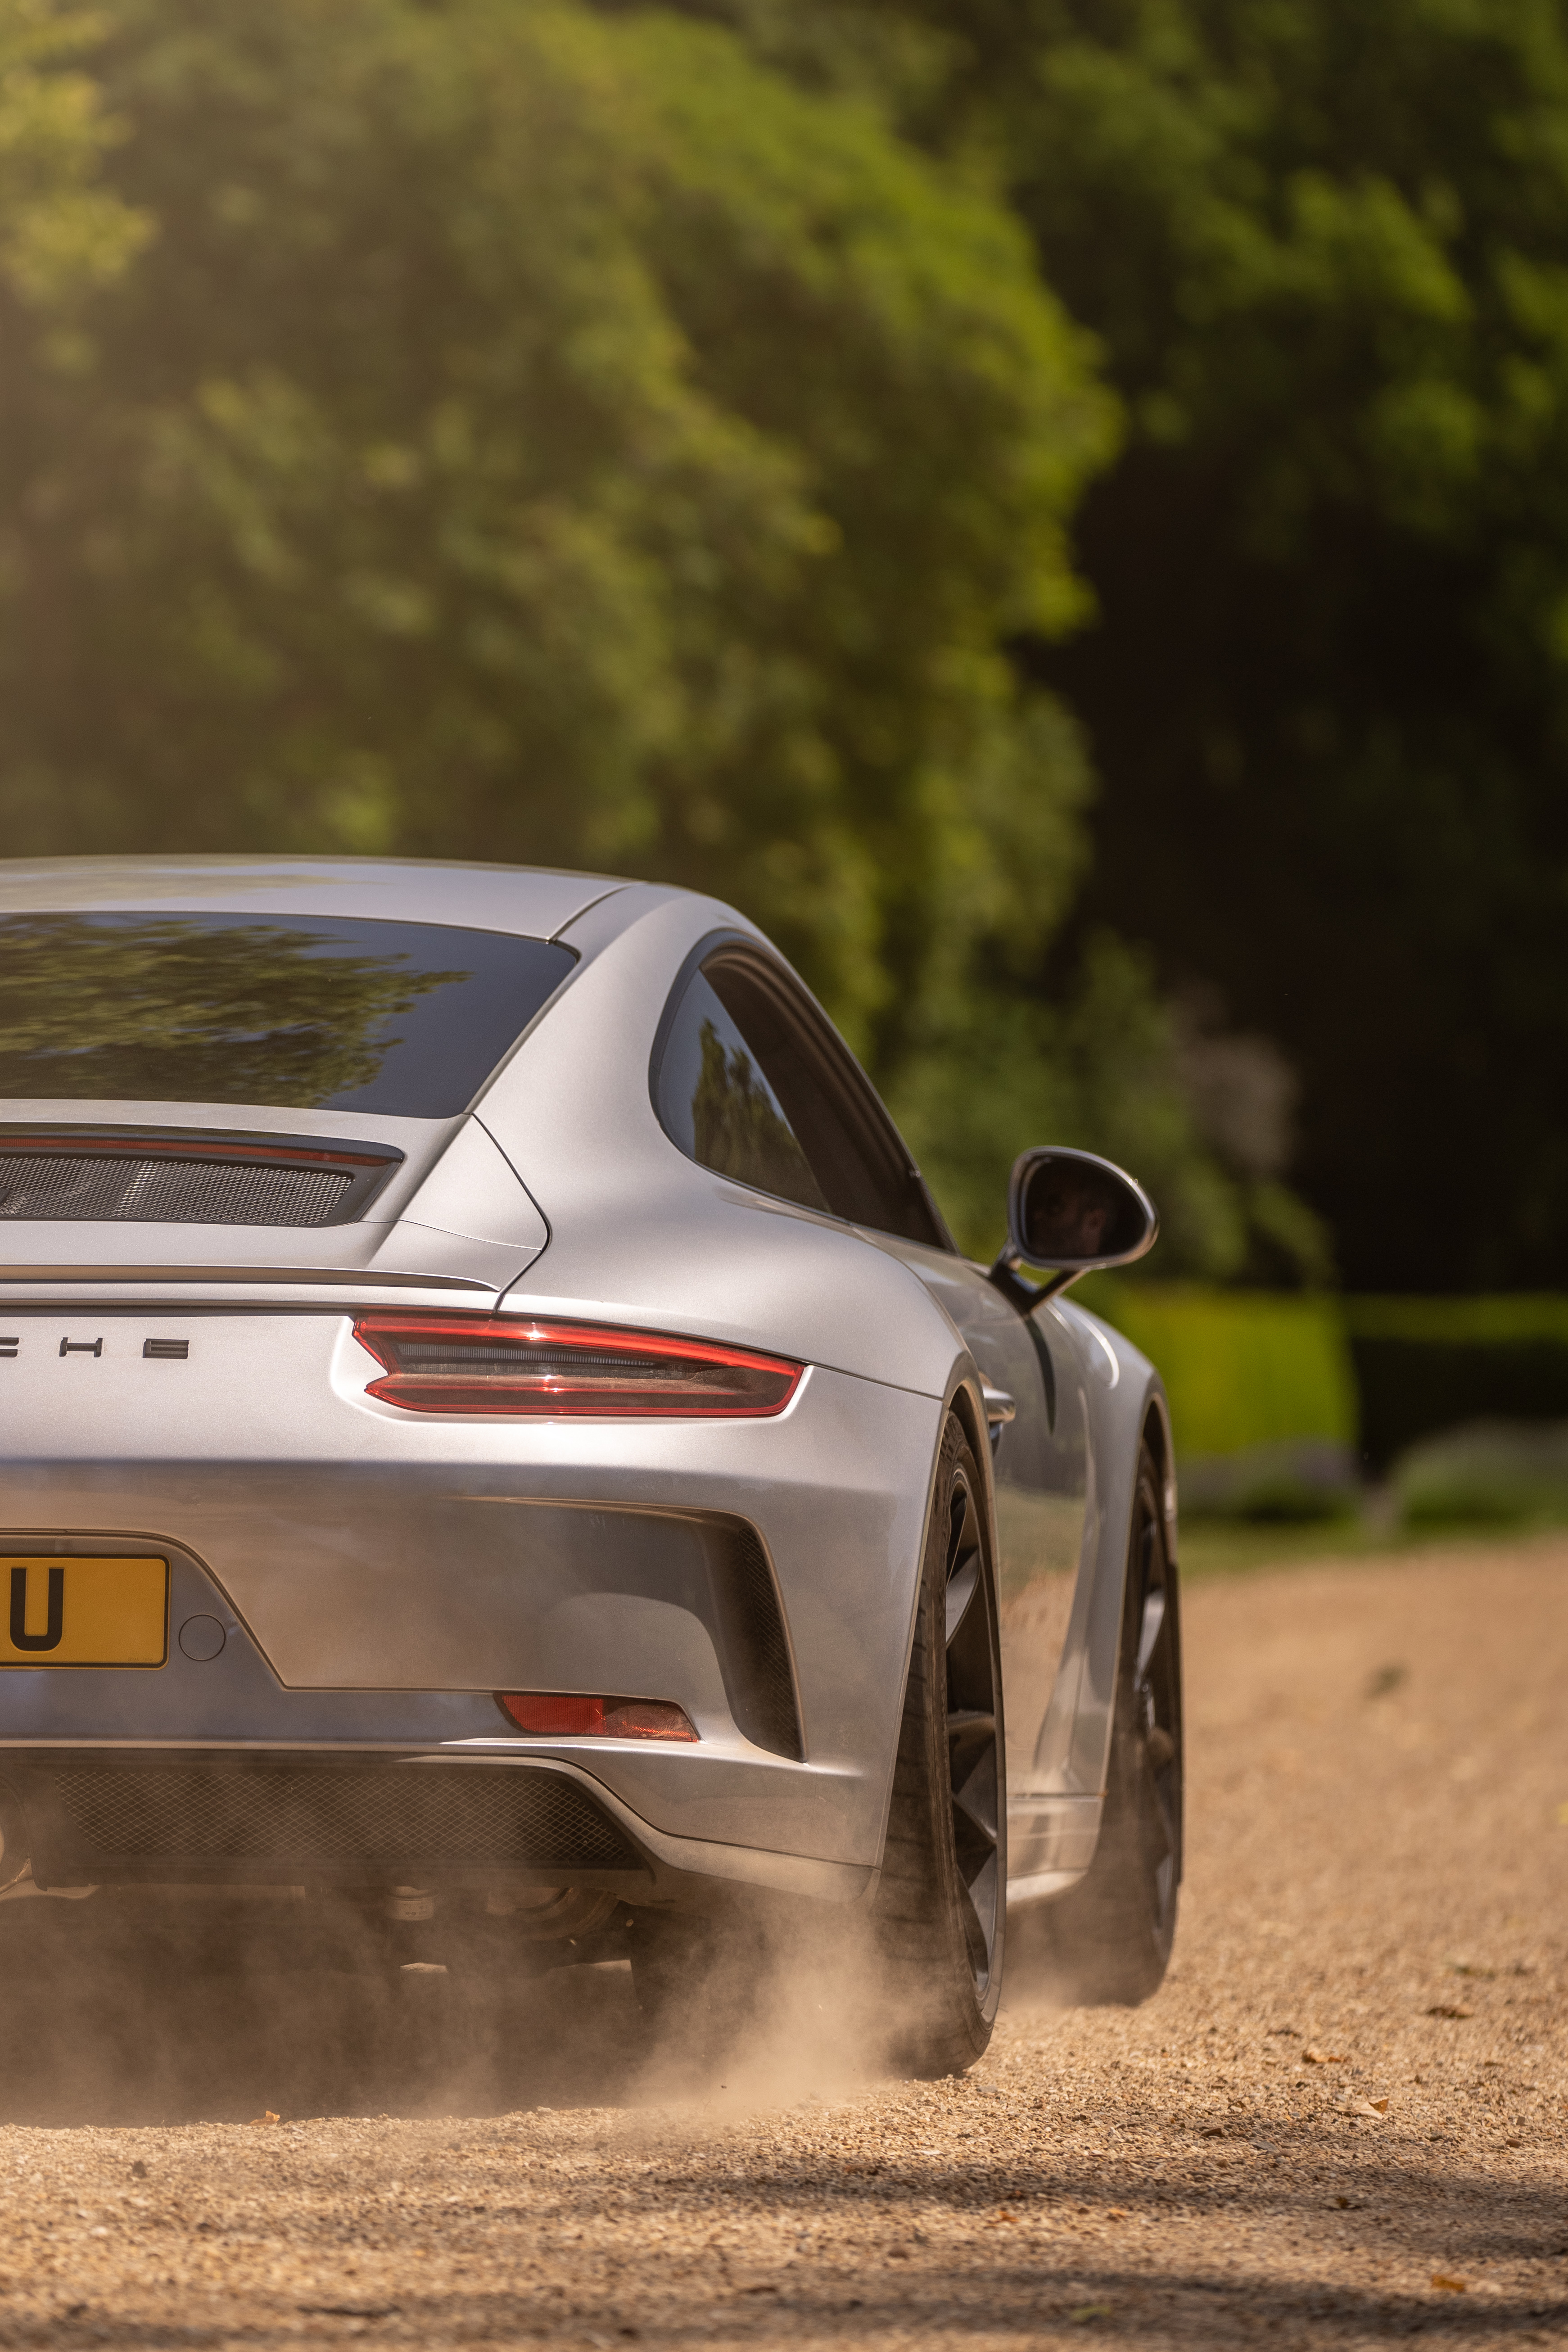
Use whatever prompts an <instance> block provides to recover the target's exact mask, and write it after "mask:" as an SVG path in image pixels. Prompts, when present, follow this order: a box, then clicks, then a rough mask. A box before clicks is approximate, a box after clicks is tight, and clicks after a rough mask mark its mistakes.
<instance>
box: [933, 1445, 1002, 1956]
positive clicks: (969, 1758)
mask: <svg viewBox="0 0 1568 2352" xmlns="http://www.w3.org/2000/svg"><path fill="white" fill-rule="evenodd" d="M983 1546H984V1531H983V1528H982V1523H981V1518H980V1513H979V1509H978V1507H977V1506H976V1503H975V1499H974V1495H973V1490H972V1488H971V1486H970V1485H969V1482H968V1480H967V1479H966V1478H962V1477H961V1478H959V1479H957V1480H955V1482H954V1484H953V1487H952V1496H951V1497H950V1501H949V1508H948V1522H947V1546H946V1562H945V1566H946V1570H947V1583H946V1594H945V1603H946V1605H945V1609H944V1612H943V1614H944V1631H945V1641H946V1653H947V1727H946V1728H947V1753H948V1787H949V1792H950V1797H951V1802H952V1815H951V1818H952V1844H953V1858H954V1860H955V1861H956V1863H957V1864H958V1874H959V1878H960V1880H961V1882H962V1885H963V1932H964V1938H965V1942H966V1944H967V1946H968V1950H969V1963H970V1968H971V1969H972V1971H973V1977H974V1980H975V1983H976V1985H977V1986H980V1987H982V1988H984V1986H985V1985H986V1984H987V1983H988V1982H989V1980H990V1975H991V1968H992V1961H993V1956H994V1950H995V1944H996V1930H997V1925H998V1919H999V1907H998V1906H999V1901H1000V1895H999V1888H1000V1864H999V1855H998V1839H999V1834H1000V1825H999V1821H998V1811H999V1797H1000V1790H1001V1771H1000V1751H999V1746H998V1730H999V1726H998V1720H997V1701H998V1697H999V1693H998V1691H997V1688H996V1678H995V1654H994V1638H993V1628H992V1624H991V1619H990V1609H989V1605H988V1599H987V1587H986V1582H985V1576H984V1549H983Z"/></svg>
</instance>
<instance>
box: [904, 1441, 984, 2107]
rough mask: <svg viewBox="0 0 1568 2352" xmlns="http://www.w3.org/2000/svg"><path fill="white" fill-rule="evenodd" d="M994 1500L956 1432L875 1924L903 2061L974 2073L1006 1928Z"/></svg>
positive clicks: (927, 2069)
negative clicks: (988, 1507) (989, 1510)
mask: <svg viewBox="0 0 1568 2352" xmlns="http://www.w3.org/2000/svg"><path fill="white" fill-rule="evenodd" d="M1004 1758H1005V1750H1004V1747H1003V1726H1002V1675H1001V1659H1000V1654H999V1651H998V1647H997V1618H996V1596H995V1583H994V1573H993V1570H992V1563H991V1544H990V1537H989V1530H988V1528H987V1523H986V1518H985V1490H984V1485H983V1483H982V1479H981V1475H980V1470H979V1466H978V1465H977V1463H976V1460H975V1456H974V1454H973V1449H972V1448H971V1446H970V1444H969V1441H968V1439H967V1438H966V1437H965V1435H964V1433H963V1427H962V1425H961V1424H960V1423H959V1422H958V1421H957V1419H956V1418H951V1419H950V1420H949V1423H948V1425H947V1429H946V1431H945V1432H944V1433H943V1437H942V1452H941V1454H940V1457H939V1459H938V1463H937V1475H936V1482H935V1488H934V1491H933V1495H932V1498H931V1521H930V1527H929V1530H928V1534H927V1539H926V1549H925V1557H924V1559H923V1562H922V1564H921V1590H920V1596H919V1601H918V1605H917V1610H916V1621H915V1635H914V1643H913V1647H912V1651H911V1654H910V1673H909V1681H908V1684H907V1685H906V1688H905V1696H904V1712H903V1721H902V1724H901V1726H900V1738H899V1753H898V1760H897V1765H896V1768H895V1771H894V1780H893V1798H892V1805H891V1808H890V1811H889V1821H888V1837H887V1845H886V1848H885V1851H884V1854H883V1862H882V1880H881V1886H880V1890H879V1899H878V1909H877V1925H878V1929H879V1942H880V1947H881V1956H882V1961H883V1966H884V1969H885V1971H886V1975H887V1979H888V1991H889V2009H890V2012H891V2015H892V2018H893V2045H894V2046H893V2053H892V2054H893V2056H894V2058H895V2059H896V2060H897V2061H900V2062H901V2063H903V2064H904V2065H906V2066H907V2067H908V2069H909V2071H910V2073H912V2074H925V2075H934V2074H958V2073H962V2072H963V2069H964V2068H965V2067H966V2066H970V2065H973V2063H974V2061H975V2059H976V2058H978V2057H979V2056H980V2055H981V2053H982V2052H983V2051H984V2048H985V2045H986V2043H987V2042H989V2041H990V2039H991V2029H992V2026H993V2025H994V2022H995V2017H996V2008H997V2003H998V2000H999V1999H1000V1996H1001V1989H1002V1959H1003V1944H1004V1938H1005V1922H1006V1884H1007V1880H1006V1870H1007V1860H1006V1776H1005V1761H1004Z"/></svg>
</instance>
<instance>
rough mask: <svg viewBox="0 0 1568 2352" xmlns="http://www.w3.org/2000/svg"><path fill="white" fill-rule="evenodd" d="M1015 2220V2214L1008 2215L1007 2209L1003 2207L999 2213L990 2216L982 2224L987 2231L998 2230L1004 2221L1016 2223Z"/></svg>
mask: <svg viewBox="0 0 1568 2352" xmlns="http://www.w3.org/2000/svg"><path fill="white" fill-rule="evenodd" d="M1017 2218H1018V2216H1017V2215H1016V2213H1009V2212H1008V2210H1007V2208H1006V2207H1005V2205H1004V2206H1003V2207H1002V2209H1001V2210H1000V2211H999V2212H995V2213H993V2214H992V2216H991V2219H990V2220H989V2221H987V2222H986V2223H985V2224H984V2227H985V2228H986V2229H987V2230H999V2229H1000V2228H1001V2227H1002V2224H1003V2222H1004V2221H1016V2220H1017Z"/></svg>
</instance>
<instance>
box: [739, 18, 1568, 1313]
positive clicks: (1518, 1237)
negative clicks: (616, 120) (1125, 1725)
mask: <svg viewBox="0 0 1568 2352" xmlns="http://www.w3.org/2000/svg"><path fill="white" fill-rule="evenodd" d="M733 13H734V15H735V16H736V18H737V20H738V21H740V22H742V24H744V25H745V26H747V27H748V33H749V37H751V38H752V39H753V40H754V41H755V42H756V43H757V44H758V46H759V47H760V48H762V49H763V50H764V51H765V53H767V54H769V55H772V56H776V57H778V58H780V59H781V60H784V62H785V63H786V65H787V68H788V69H789V70H791V71H793V72H795V73H796V74H798V75H799V76H800V77H801V78H802V79H803V80H805V81H808V82H810V81H814V80H815V81H821V80H823V79H827V80H829V81H831V80H832V79H834V78H835V77H836V76H837V77H838V78H840V79H842V80H843V81H844V82H845V83H846V84H852V83H854V82H855V81H856V79H858V78H860V79H863V78H864V77H865V75H866V74H867V73H868V71H873V70H877V69H878V68H877V67H876V65H875V64H874V63H873V62H872V61H874V60H877V59H880V68H879V69H880V70H881V72H882V74H883V76H884V86H885V87H886V89H888V91H889V102H890V103H892V104H893V105H895V106H896V107H897V108H898V110H899V111H900V120H901V121H902V122H903V124H904V126H905V128H906V130H907V131H909V132H910V135H912V136H915V137H917V138H919V139H921V140H922V141H924V142H926V143H927V144H928V145H929V146H930V148H931V151H932V152H937V153H940V154H942V155H943V156H945V157H947V158H949V159H951V160H952V162H953V163H954V165H955V167H956V166H957V165H959V164H963V165H965V166H967V167H968V168H971V169H973V170H974V171H975V172H977V173H990V174H992V175H993V176H995V177H999V178H1000V179H1001V180H1002V182H1003V183H1004V184H1005V186H1006V188H1007V190H1008V192H1009V194H1010V196H1011V198H1012V201H1013V203H1014V205H1015V206H1016V210H1017V212H1018V214H1019V215H1020V217H1021V218H1023V219H1024V220H1026V222H1027V223H1028V225H1029V227H1030V230H1031V233H1032V235H1033V236H1034V239H1035V243H1036V250H1037V255H1038V257H1039V263H1040V267H1041V269H1042V272H1043V275H1044V276H1045V278H1046V279H1047V282H1048V283H1049V284H1050V285H1051V286H1052V287H1053V288H1054V289H1055V290H1056V291H1057V292H1058V294H1059V295H1060V296H1061V297H1062V299H1064V301H1065V302H1066V304H1067V306H1068V310H1070V311H1071V313H1072V314H1073V316H1074V317H1075V318H1077V319H1079V320H1081V321H1082V322H1083V323H1084V324H1085V325H1086V326H1088V327H1089V328H1090V329H1092V330H1093V331H1094V332H1095V333H1096V335H1097V336H1098V337H1099V338H1100V345H1101V348H1102V350H1103V352H1104V353H1105V357H1106V363H1107V366H1108V369H1109V372H1110V376H1111V379H1112V381H1113V382H1114V383H1115V384H1116V386H1117V388H1118V390H1119V392H1120V393H1121V397H1122V399H1123V402H1124V405H1125V415H1126V418H1127V432H1126V436H1125V440H1124V443H1123V446H1122V451H1121V457H1120V459H1119V462H1118V464H1117V466H1116V467H1115V468H1114V470H1113V471H1111V472H1110V474H1108V475H1107V476H1106V477H1104V478H1102V480H1101V481H1100V484H1099V486H1098V487H1097V488H1095V489H1094V490H1093V491H1092V493H1091V495H1090V497H1089V501H1088V504H1087V506H1086V509H1085V513H1084V517H1083V523H1082V530H1081V536H1080V541H1079V546H1080V550H1081V554H1082V560H1083V562H1084V567H1085V570H1086V572H1087V574H1088V577H1089V581H1090V583H1091V584H1092V586H1093V588H1094V590H1095V592H1096V597H1097V602H1098V607H1099V615H1100V620H1099V625H1098V627H1097V628H1096V629H1094V630H1093V631H1090V632H1088V633H1086V634H1084V635H1081V636H1080V637H1079V639H1077V640H1076V641H1074V642H1073V643H1071V644H1070V645H1068V646H1064V647H1061V648H1059V649H1056V650H1052V649H1050V648H1047V647H1045V646H1037V647H1033V648H1022V649H1021V658H1022V659H1023V661H1024V663H1025V666H1026V668H1027V670H1028V674H1029V675H1030V676H1031V677H1035V678H1037V679H1041V680H1045V681H1048V682H1050V683H1052V684H1054V685H1055V686H1057V687H1058V689H1059V690H1061V691H1063V692H1064V693H1065V695H1066V696H1067V698H1068V700H1069V702H1070V703H1071V705H1072V707H1073V708H1074V709H1075V710H1076V711H1077V712H1078V714H1079V717H1080V718H1081V719H1082V720H1083V721H1084V722H1085V724H1086V726H1087V729H1088V731H1089V738H1090V740H1091V741H1092V743H1093V747H1094V755H1095V760H1096V763H1097V766H1098V767H1099V768H1100V772H1101V774H1102V776H1103V778H1104V783H1105V790H1104V793H1103V796H1102V801H1101V807H1100V816H1099V819H1098V825H1097V858H1096V866H1095V872H1094V875H1093V877H1092V878H1091V881H1090V883H1089V903H1088V906H1087V908H1086V913H1087V914H1088V916H1089V919H1090V920H1096V919H1098V920H1109V921H1110V922H1112V923H1114V924H1115V925H1116V927H1117V928H1118V929H1121V930H1126V931H1130V932H1131V934H1132V936H1134V937H1136V938H1140V939H1143V940H1149V941H1151V942H1152V943H1153V945H1154V946H1155V948H1156V949H1157V950H1158V953H1159V968H1160V971H1161V975H1162V978H1163V981H1164V982H1166V984H1172V983H1175V984H1180V985H1182V986H1184V985H1186V984H1187V983H1188V982H1192V981H1194V980H1206V981H1208V982H1214V983H1217V985H1218V987H1219V988H1220V990H1221V991H1222V992H1223V993H1224V994H1225V996H1226V998H1227V999H1228V1001H1229V1003H1230V1005H1231V1006H1232V1008H1233V1009H1234V1010H1236V1011H1237V1012H1240V1013H1244V1014H1245V1018H1246V1019H1247V1022H1248V1024H1257V1025H1258V1027H1260V1028H1262V1029H1263V1030H1265V1031H1267V1032H1268V1034H1270V1035H1272V1036H1274V1037H1276V1038H1278V1039H1279V1041H1281V1043H1282V1044H1283V1045H1284V1046H1285V1048H1286V1050H1287V1052H1288V1054H1289V1056H1290V1058H1291V1060H1292V1061H1293V1062H1294V1063H1295V1064H1296V1065H1297V1066H1298V1067H1299V1068H1300V1071H1301V1074H1302V1076H1303V1079H1304V1082H1305V1096H1304V1104H1303V1110H1304V1116H1303V1119H1302V1129H1303V1134H1304V1138H1305V1147H1306V1148H1305V1152H1304V1156H1303V1160H1302V1161H1301V1165H1300V1175H1301V1180H1302V1181H1303V1182H1304V1184H1305V1186H1306V1189H1307V1191H1308V1192H1309V1195H1310V1198H1311V1199H1312V1201H1313V1202H1314V1204H1315V1206H1316V1207H1317V1208H1318V1209H1319V1210H1320V1211H1321V1212H1323V1213H1327V1215H1328V1216H1329V1218H1330V1220H1331V1223H1332V1224H1333V1225H1334V1227H1335V1230H1336V1232H1337V1234H1338V1235H1339V1236H1340V1242H1341V1256H1342V1262H1343V1264H1344V1267H1345V1272H1346V1274H1347V1276H1348V1278H1349V1279H1351V1280H1352V1282H1353V1283H1355V1284H1357V1285H1358V1286H1364V1287H1366V1288H1369V1289H1370V1288H1373V1287H1382V1288H1387V1287H1393V1288H1405V1287H1408V1288H1410V1289H1413V1290H1418V1289H1424V1288H1426V1287H1429V1286H1431V1285H1432V1284H1433V1282H1434V1281H1435V1280H1441V1281H1444V1282H1451V1283H1453V1284H1455V1285H1456V1286H1465V1287H1474V1288H1479V1289H1486V1288H1494V1287H1502V1286H1512V1285H1532V1286H1552V1285H1557V1286H1561V1285H1563V1284H1564V1283H1565V1282H1568V1181H1565V1180H1568V1141H1565V1139H1564V1127H1565V1123H1564V1115H1563V1097H1562V1091H1561V1087H1559V1085H1558V1084H1557V1082H1556V1079H1555V1077H1554V1076H1553V1075H1552V1074H1553V1073H1555V1072H1556V1071H1557V1070H1559V1069H1560V1068H1561V1067H1562V1066H1563V1059H1564V1055H1565V1053H1568V971H1565V968H1564V967H1565V963H1568V946H1565V940H1568V931H1565V930H1564V927H1563V919H1562V903H1563V902H1562V877H1563V861H1564V848H1565V835H1564V829H1563V807H1564V804H1565V803H1564V792H1563V778H1564V762H1565V761H1568V12H1565V11H1564V10H1563V7H1562V6H1561V5H1554V0H1383V4H1382V5H1375V6H1369V5H1366V0H1290V5H1280V0H861V5H855V0H835V5H833V6H831V7H826V6H823V5H820V0H795V5H794V6H793V7H792V8H790V9H788V10H781V9H780V8H778V7H776V6H774V5H772V0H733ZM879 43H880V47H879ZM1457 1135H1462V1136H1485V1137H1486V1138H1487V1139H1488V1149H1487V1152H1486V1154H1485V1156H1484V1161H1483V1159H1482V1156H1481V1155H1479V1154H1473V1155H1471V1156H1470V1158H1469V1160H1468V1162H1464V1161H1462V1160H1461V1158H1460V1156H1459V1155H1457V1154H1456V1152H1455V1150H1454V1138H1455V1137H1456V1136H1457ZM1437 1170H1441V1171H1442V1176H1441V1179H1440V1180H1435V1175H1434V1171H1437Z"/></svg>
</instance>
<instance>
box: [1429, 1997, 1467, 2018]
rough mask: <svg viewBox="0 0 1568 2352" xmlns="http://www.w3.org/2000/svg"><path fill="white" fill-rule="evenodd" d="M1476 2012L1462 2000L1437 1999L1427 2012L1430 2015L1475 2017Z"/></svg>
mask: <svg viewBox="0 0 1568 2352" xmlns="http://www.w3.org/2000/svg"><path fill="white" fill-rule="evenodd" d="M1475 2013H1476V2012H1475V2011H1474V2010H1473V2009H1467V2008H1466V2006H1465V2004H1464V2002H1463V2001H1462V2000H1435V2001H1434V2002H1433V2004H1432V2006H1431V2008H1430V2009H1429V2010H1428V2011H1427V2012H1426V2014H1427V2016H1428V2017H1474V2015H1475Z"/></svg>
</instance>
